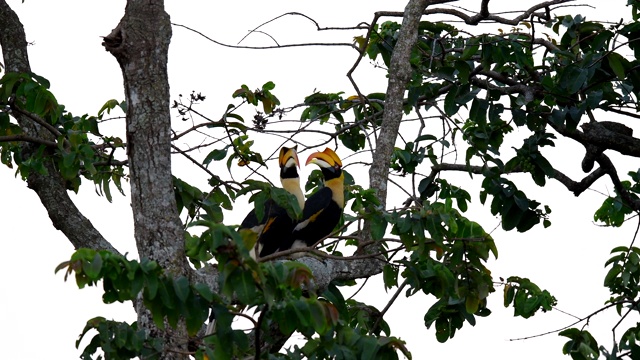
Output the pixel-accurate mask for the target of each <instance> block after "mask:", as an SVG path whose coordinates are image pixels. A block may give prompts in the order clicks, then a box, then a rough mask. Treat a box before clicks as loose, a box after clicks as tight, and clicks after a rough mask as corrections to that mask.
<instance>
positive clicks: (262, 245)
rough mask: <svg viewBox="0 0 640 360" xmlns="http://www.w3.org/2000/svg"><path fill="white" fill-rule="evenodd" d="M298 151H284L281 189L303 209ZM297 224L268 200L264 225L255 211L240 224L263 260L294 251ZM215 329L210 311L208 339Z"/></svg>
mask: <svg viewBox="0 0 640 360" xmlns="http://www.w3.org/2000/svg"><path fill="white" fill-rule="evenodd" d="M296 149H297V147H296V146H294V147H292V148H288V147H284V146H283V147H282V148H281V149H280V155H279V156H278V162H279V164H280V183H281V184H282V188H283V189H285V190H286V191H288V192H289V193H291V194H293V195H294V196H295V197H296V199H297V200H298V205H299V206H300V209H302V208H303V207H304V194H303V193H302V189H300V176H299V175H298V169H297V168H299V167H300V162H299V161H298V152H297V150H296ZM296 224H297V221H296V220H294V219H291V217H289V215H288V214H287V211H286V210H285V209H284V208H282V207H281V206H279V205H278V204H276V202H275V201H273V200H272V199H269V200H267V201H266V202H265V204H264V217H263V219H262V221H259V220H258V216H257V215H256V211H255V209H253V210H251V212H249V214H247V216H246V217H245V218H244V220H243V221H242V224H240V228H239V229H238V230H239V231H241V230H243V229H246V230H249V231H252V232H254V233H255V234H256V236H257V237H258V243H257V253H258V254H259V255H260V257H264V256H267V255H270V254H273V253H275V252H277V251H282V250H287V249H289V248H291V244H292V243H293V238H292V235H293V233H292V232H293V228H294V227H295V225H296ZM250 254H251V257H252V258H254V259H257V256H256V248H254V249H253V250H252V251H251V252H250ZM215 327H216V321H215V313H214V312H213V311H211V315H210V316H209V324H208V325H207V329H206V331H205V335H210V334H213V332H214V331H215Z"/></svg>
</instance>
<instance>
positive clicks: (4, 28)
mask: <svg viewBox="0 0 640 360" xmlns="http://www.w3.org/2000/svg"><path fill="white" fill-rule="evenodd" d="M0 47H1V48H2V55H3V59H4V65H5V67H6V70H7V71H11V72H18V73H28V72H31V67H30V66H29V57H28V55H27V40H26V36H25V33H24V29H23V27H22V24H21V23H20V20H19V19H18V16H17V15H16V13H15V12H14V11H13V10H12V9H11V8H10V7H9V5H7V3H6V1H4V0H0ZM16 120H17V121H18V125H19V126H20V127H21V128H22V130H23V131H24V136H28V137H30V138H37V139H41V141H42V142H55V139H54V138H53V137H52V136H51V134H50V133H48V131H46V130H44V129H43V128H42V127H41V126H39V125H38V124H36V123H34V122H33V121H31V120H30V119H27V117H26V116H24V115H23V114H20V113H18V114H16ZM34 150H35V148H34V146H33V144H24V145H23V153H24V154H27V155H28V154H30V153H32V152H33V151H34ZM44 166H45V168H46V169H47V172H48V174H47V175H41V174H38V173H35V172H32V173H31V174H29V177H28V178H27V184H28V186H29V188H30V189H32V190H33V191H35V193H36V194H37V195H38V197H39V198H40V201H41V202H42V205H43V206H44V207H45V209H47V212H48V214H49V218H51V222H52V224H53V226H54V227H55V228H56V229H58V230H60V231H62V233H63V234H64V235H65V236H66V237H67V238H68V239H69V241H70V242H71V244H73V246H74V247H75V248H76V249H77V248H81V247H87V248H91V249H95V250H109V251H111V252H114V253H116V254H119V252H118V251H117V250H116V249H115V248H114V247H113V246H112V245H111V244H110V243H109V242H108V241H107V240H106V239H105V238H104V237H103V236H102V234H100V233H99V232H98V230H97V229H96V228H95V227H94V226H93V224H91V222H90V221H89V219H87V218H86V217H85V216H84V215H82V213H81V212H80V210H78V208H77V207H76V206H75V204H74V203H73V201H72V200H71V198H70V197H69V194H68V193H67V189H66V187H65V182H64V180H63V179H62V178H61V177H60V175H59V174H58V170H57V169H56V168H55V166H54V164H53V163H52V162H51V161H49V160H46V159H45V161H44Z"/></svg>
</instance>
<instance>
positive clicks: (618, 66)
mask: <svg viewBox="0 0 640 360" xmlns="http://www.w3.org/2000/svg"><path fill="white" fill-rule="evenodd" d="M607 61H608V63H609V66H611V70H613V73H614V74H616V76H617V77H618V80H620V81H622V80H624V79H625V78H626V74H625V70H624V65H623V62H626V60H625V59H624V58H623V57H622V55H620V54H618V53H615V52H611V53H609V55H607Z"/></svg>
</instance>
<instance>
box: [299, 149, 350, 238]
mask: <svg viewBox="0 0 640 360" xmlns="http://www.w3.org/2000/svg"><path fill="white" fill-rule="evenodd" d="M310 163H313V164H316V165H318V166H319V167H320V170H321V171H322V176H323V177H324V187H323V188H321V189H320V190H318V191H317V192H316V193H315V194H313V195H311V196H310V197H309V198H308V199H307V201H305V203H304V208H303V210H302V220H301V221H300V222H299V223H298V225H296V227H295V228H294V230H293V239H294V242H293V244H292V246H291V247H292V248H299V247H307V246H312V245H313V244H315V243H316V242H318V241H319V240H320V239H322V238H324V237H325V236H327V235H329V234H330V233H331V231H333V229H334V228H335V227H336V225H337V224H338V222H339V221H340V216H341V215H342V211H343V209H344V174H343V173H342V161H340V158H339V157H338V155H336V153H335V152H334V151H333V150H331V149H329V148H326V149H325V150H324V151H322V152H315V153H313V154H311V155H309V158H308V159H307V163H306V165H309V164H310Z"/></svg>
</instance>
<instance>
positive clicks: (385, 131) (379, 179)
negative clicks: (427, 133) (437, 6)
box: [369, 0, 429, 208]
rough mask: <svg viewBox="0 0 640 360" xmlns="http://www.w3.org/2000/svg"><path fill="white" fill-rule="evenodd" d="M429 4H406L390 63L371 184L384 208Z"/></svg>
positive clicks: (422, 0) (413, 0) (424, 1)
mask: <svg viewBox="0 0 640 360" xmlns="http://www.w3.org/2000/svg"><path fill="white" fill-rule="evenodd" d="M428 3H429V1H427V0H410V1H409V3H408V4H407V6H406V7H405V9H404V16H403V19H402V27H401V28H400V31H399V32H398V41H397V43H396V46H395V47H394V49H393V55H391V63H390V64H389V83H388V85H387V93H386V96H385V106H384V114H383V115H382V126H381V127H380V135H379V136H378V141H377V143H376V152H375V154H374V155H373V163H372V164H371V168H370V169H369V186H370V187H371V188H372V189H376V191H377V192H378V199H380V204H381V205H382V207H383V208H384V207H385V205H386V203H387V179H388V177H389V161H391V155H392V154H393V149H394V147H395V144H396V138H397V137H398V130H399V128H400V122H401V121H402V114H403V101H404V92H405V91H406V90H407V83H408V82H409V80H410V79H411V64H410V63H409V57H410V56H411V49H412V48H413V45H415V43H416V40H417V39H418V25H419V24H420V18H421V17H422V12H423V11H424V9H425V7H426V6H427V4H428Z"/></svg>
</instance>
